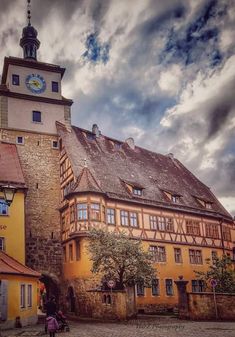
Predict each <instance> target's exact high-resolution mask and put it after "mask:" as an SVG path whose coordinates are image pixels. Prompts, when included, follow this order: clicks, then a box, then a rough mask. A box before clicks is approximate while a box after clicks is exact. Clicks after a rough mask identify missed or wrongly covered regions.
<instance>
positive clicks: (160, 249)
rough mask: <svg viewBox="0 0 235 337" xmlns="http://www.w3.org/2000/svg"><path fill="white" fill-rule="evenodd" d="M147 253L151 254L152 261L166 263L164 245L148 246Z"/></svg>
mask: <svg viewBox="0 0 235 337" xmlns="http://www.w3.org/2000/svg"><path fill="white" fill-rule="evenodd" d="M149 253H150V254H151V255H152V259H153V262H157V263H159V262H160V263H166V247H165V246H159V245H158V246H156V245H150V246H149Z"/></svg>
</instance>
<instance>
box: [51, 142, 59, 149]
mask: <svg viewBox="0 0 235 337" xmlns="http://www.w3.org/2000/svg"><path fill="white" fill-rule="evenodd" d="M51 146H52V148H53V149H58V148H59V144H58V142H57V140H53V141H52V143H51Z"/></svg>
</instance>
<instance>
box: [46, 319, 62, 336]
mask: <svg viewBox="0 0 235 337" xmlns="http://www.w3.org/2000/svg"><path fill="white" fill-rule="evenodd" d="M46 326H47V331H48V332H49V334H50V337H55V333H56V330H58V329H59V324H58V322H57V320H56V319H55V317H53V316H48V317H47V319H46Z"/></svg>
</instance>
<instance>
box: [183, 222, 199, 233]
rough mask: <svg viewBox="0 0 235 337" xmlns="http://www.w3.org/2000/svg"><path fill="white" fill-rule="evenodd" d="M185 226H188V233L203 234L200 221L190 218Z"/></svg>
mask: <svg viewBox="0 0 235 337" xmlns="http://www.w3.org/2000/svg"><path fill="white" fill-rule="evenodd" d="M185 227H186V234H188V235H196V236H201V226H200V221H197V220H189V219H188V220H186V221H185Z"/></svg>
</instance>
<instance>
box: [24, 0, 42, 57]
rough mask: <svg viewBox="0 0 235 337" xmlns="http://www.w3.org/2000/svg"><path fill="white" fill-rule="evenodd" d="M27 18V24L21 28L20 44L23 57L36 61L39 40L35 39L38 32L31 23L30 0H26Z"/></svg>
mask: <svg viewBox="0 0 235 337" xmlns="http://www.w3.org/2000/svg"><path fill="white" fill-rule="evenodd" d="M27 4H28V5H27V19H28V25H27V26H26V27H24V28H23V32H22V38H21V39H20V46H21V47H22V48H23V51H24V58H25V59H31V60H35V61H37V50H38V48H39V46H40V41H39V40H38V39H37V35H38V32H37V31H36V29H35V28H34V27H33V26H32V25H31V0H27Z"/></svg>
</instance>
